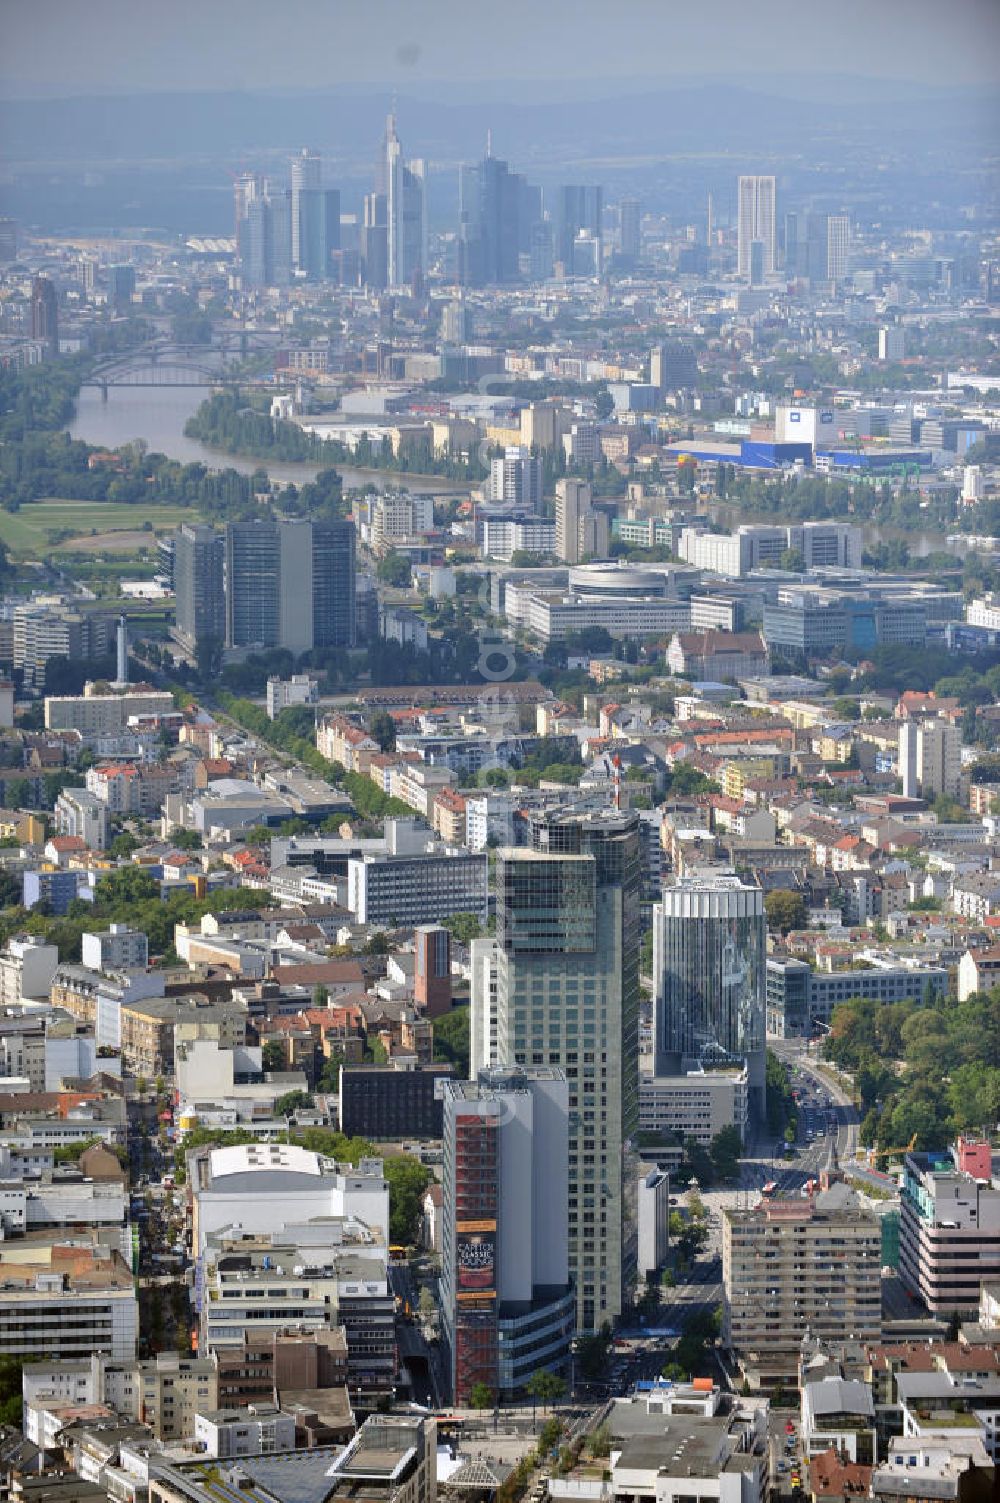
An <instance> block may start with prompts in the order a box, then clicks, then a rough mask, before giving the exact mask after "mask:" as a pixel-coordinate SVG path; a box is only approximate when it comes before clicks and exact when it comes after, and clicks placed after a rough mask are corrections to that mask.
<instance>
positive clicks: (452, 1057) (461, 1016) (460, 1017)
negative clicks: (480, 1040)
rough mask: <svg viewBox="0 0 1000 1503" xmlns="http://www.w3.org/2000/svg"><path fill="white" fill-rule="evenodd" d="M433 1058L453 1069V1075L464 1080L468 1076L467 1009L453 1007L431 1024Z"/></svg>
mask: <svg viewBox="0 0 1000 1503" xmlns="http://www.w3.org/2000/svg"><path fill="white" fill-rule="evenodd" d="M431 1026H432V1028H433V1033H434V1058H435V1059H436V1060H440V1061H442V1063H444V1064H451V1065H454V1067H455V1074H456V1075H457V1076H458V1078H459V1079H460V1080H465V1079H466V1078H467V1077H468V1074H469V1009H468V1007H453V1008H452V1010H451V1012H446V1013H442V1014H441V1016H440V1017H438V1018H435V1019H434V1020H433V1023H432V1025H431Z"/></svg>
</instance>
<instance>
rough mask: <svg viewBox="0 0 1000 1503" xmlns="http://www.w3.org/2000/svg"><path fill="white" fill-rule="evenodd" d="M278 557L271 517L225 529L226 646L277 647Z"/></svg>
mask: <svg viewBox="0 0 1000 1503" xmlns="http://www.w3.org/2000/svg"><path fill="white" fill-rule="evenodd" d="M280 595H281V555H280V550H279V542H278V524H277V522H275V521H274V520H273V518H265V517H260V518H255V519H254V520H253V521H248V522H230V523H229V525H228V526H227V528H226V646H227V647H277V646H278V645H279V623H280V605H279V601H280Z"/></svg>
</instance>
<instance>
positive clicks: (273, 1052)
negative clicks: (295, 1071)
mask: <svg viewBox="0 0 1000 1503" xmlns="http://www.w3.org/2000/svg"><path fill="white" fill-rule="evenodd" d="M261 1063H262V1064H263V1066H264V1069H265V1070H268V1071H273V1072H280V1071H282V1070H283V1069H284V1068H285V1066H286V1064H287V1056H286V1054H285V1046H284V1044H283V1043H282V1042H281V1040H280V1039H268V1041H267V1043H266V1044H265V1045H264V1047H263V1049H262V1050H261Z"/></svg>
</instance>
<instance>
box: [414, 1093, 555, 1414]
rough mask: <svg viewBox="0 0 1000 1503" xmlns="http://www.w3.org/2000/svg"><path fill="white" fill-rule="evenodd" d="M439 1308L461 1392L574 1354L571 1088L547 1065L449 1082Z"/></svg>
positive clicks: (465, 1400) (499, 1385) (507, 1384)
mask: <svg viewBox="0 0 1000 1503" xmlns="http://www.w3.org/2000/svg"><path fill="white" fill-rule="evenodd" d="M443 1097H444V1177H443V1183H442V1212H443V1226H442V1263H441V1311H442V1317H443V1324H444V1339H445V1345H446V1350H447V1355H448V1362H449V1365H450V1376H451V1383H452V1398H453V1401H454V1403H456V1404H461V1405H467V1404H469V1403H470V1401H471V1396H472V1392H473V1390H474V1389H475V1388H476V1386H477V1385H479V1384H485V1386H486V1387H487V1388H488V1389H489V1391H490V1393H491V1394H492V1395H493V1396H494V1398H496V1399H498V1400H499V1399H509V1398H512V1397H513V1396H514V1395H515V1394H518V1393H521V1392H523V1390H524V1387H525V1384H526V1383H527V1381H528V1379H529V1378H530V1377H531V1376H532V1374H533V1373H535V1372H537V1371H538V1370H539V1369H548V1370H549V1371H553V1372H560V1371H562V1370H563V1369H565V1367H566V1365H567V1363H568V1360H569V1344H570V1338H571V1336H572V1332H573V1322H574V1316H575V1300H574V1296H573V1291H572V1288H571V1287H570V1284H569V1273H568V1249H567V1237H566V1207H567V1173H566V1155H567V1134H568V1116H569V1088H568V1086H567V1081H566V1077H565V1076H564V1075H563V1073H562V1071H560V1070H558V1069H553V1068H549V1067H545V1066H539V1067H535V1068H532V1069H526V1070H514V1071H502V1070H490V1071H484V1072H483V1073H482V1074H481V1075H480V1077H479V1079H478V1081H476V1082H472V1083H470V1082H469V1081H448V1082H444V1083H443Z"/></svg>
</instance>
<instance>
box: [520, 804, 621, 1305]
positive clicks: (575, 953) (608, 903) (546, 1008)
mask: <svg viewBox="0 0 1000 1503" xmlns="http://www.w3.org/2000/svg"><path fill="white" fill-rule="evenodd" d="M639 898H640V851H639V819H638V816H637V815H636V814H634V813H632V812H628V813H622V812H619V811H618V810H615V809H607V808H604V809H598V808H593V807H589V806H585V805H582V804H581V805H575V806H572V807H568V808H567V807H564V808H561V809H554V810H543V811H539V812H538V813H537V814H536V815H534V816H532V818H531V820H530V824H529V837H528V844H527V846H526V847H515V848H507V849H502V850H500V851H498V853H497V865H496V899H497V934H496V944H495V950H494V953H493V958H492V960H491V962H490V963H491V964H492V965H493V966H495V975H496V984H495V1004H491V1005H495V1018H496V1052H497V1058H498V1060H499V1062H500V1063H501V1064H502V1065H504V1066H507V1067H518V1066H520V1067H526V1066H527V1067H532V1066H535V1067H537V1066H540V1065H542V1066H548V1067H556V1068H558V1069H559V1070H562V1071H564V1072H565V1074H566V1078H567V1080H568V1082H569V1109H570V1141H569V1260H570V1270H571V1274H572V1277H573V1280H574V1283H575V1287H576V1300H577V1313H576V1319H577V1326H578V1328H579V1329H580V1330H582V1331H595V1330H597V1329H598V1328H599V1327H600V1326H601V1324H602V1323H603V1322H604V1321H605V1320H609V1321H612V1322H614V1321H615V1320H616V1319H617V1317H618V1316H619V1315H620V1314H621V1313H622V1312H623V1311H624V1310H625V1309H627V1308H628V1306H629V1302H630V1296H631V1289H632V1287H633V1285H634V1281H635V1269H636V1252H637V1248H636V1228H635V1208H634V1205H633V1204H632V1203H631V1192H633V1191H634V1186H635V1178H636V1177H635V1175H634V1174H633V1168H632V1163H631V1157H632V1155H631V1143H630V1140H631V1138H632V1136H633V1134H634V1133H635V1131H636V1127H637V1122H638V1112H637V1098H638V1088H639V1066H638V1048H639V1044H638V1027H639Z"/></svg>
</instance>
